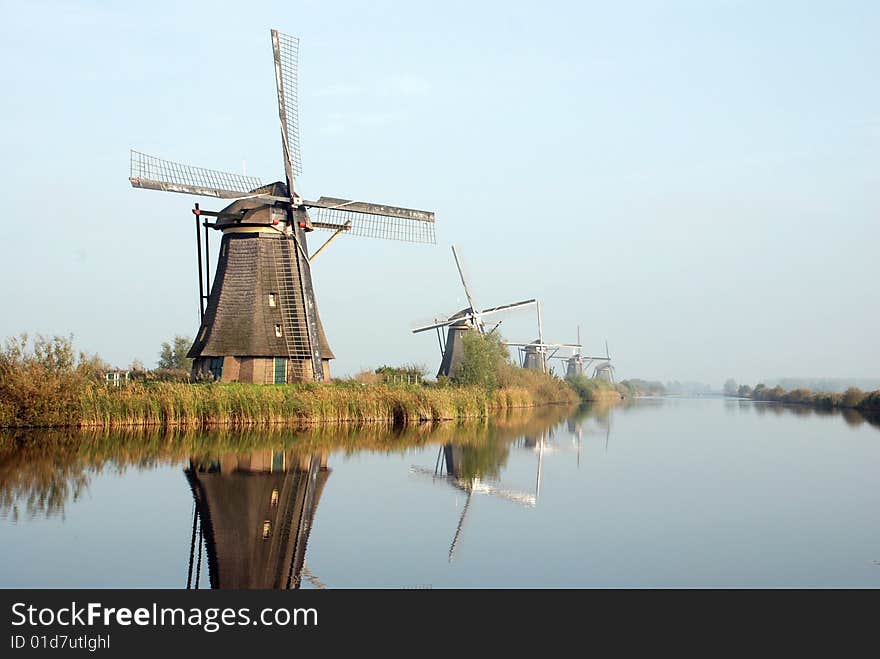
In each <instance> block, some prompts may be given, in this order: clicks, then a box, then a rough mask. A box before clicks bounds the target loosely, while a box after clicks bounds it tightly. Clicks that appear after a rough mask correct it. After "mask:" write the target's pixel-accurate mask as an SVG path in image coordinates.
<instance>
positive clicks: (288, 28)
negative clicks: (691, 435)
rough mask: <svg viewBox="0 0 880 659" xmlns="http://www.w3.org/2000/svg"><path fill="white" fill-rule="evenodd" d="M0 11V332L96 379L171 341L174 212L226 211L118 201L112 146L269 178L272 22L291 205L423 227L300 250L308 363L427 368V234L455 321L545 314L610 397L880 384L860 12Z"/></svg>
mask: <svg viewBox="0 0 880 659" xmlns="http://www.w3.org/2000/svg"><path fill="white" fill-rule="evenodd" d="M0 1H2V3H3V8H4V16H5V20H4V22H3V24H2V26H0V35H2V37H3V38H2V40H0V56H2V59H3V61H4V62H6V65H5V66H4V67H3V69H2V82H3V85H4V90H5V98H4V101H3V103H2V104H0V145H2V149H0V150H2V154H3V155H2V171H3V174H4V177H3V179H4V182H5V183H4V185H5V195H4V197H5V199H6V203H7V215H6V219H5V223H6V227H7V232H6V238H5V250H4V253H5V258H4V259H3V263H2V265H0V275H2V277H3V279H4V281H5V282H6V284H5V285H4V287H3V292H2V295H0V302H2V308H3V310H4V313H3V315H2V318H0V337H5V336H10V335H13V334H18V333H20V332H29V333H32V334H33V333H43V334H64V335H66V334H68V333H72V334H73V335H74V338H75V344H76V346H77V347H78V348H81V349H83V350H86V351H88V352H97V353H99V354H100V355H101V356H102V357H104V358H105V359H107V360H108V361H110V362H111V363H114V364H117V365H121V366H122V365H127V364H128V363H130V362H131V361H132V360H133V359H140V360H142V361H143V362H144V363H146V364H147V365H152V364H155V361H156V359H157V356H158V351H159V346H160V343H161V342H162V341H166V340H169V339H171V338H172V337H173V336H174V335H175V334H185V335H187V336H193V335H194V334H195V332H196V329H197V326H198V313H197V307H196V287H197V284H196V272H195V249H194V245H193V219H192V215H191V213H190V209H191V208H192V204H193V203H194V202H196V201H199V202H201V203H202V205H203V206H204V207H205V208H210V209H219V208H220V207H222V206H223V205H224V204H223V203H222V202H220V201H219V200H206V199H199V198H197V197H192V196H189V195H174V194H168V193H159V192H152V191H145V190H135V189H132V188H131V187H130V184H129V182H128V180H127V179H128V173H129V170H128V166H129V149H130V148H134V149H137V150H141V151H144V152H145V153H148V154H151V155H156V156H159V157H163V158H168V159H171V160H176V161H181V162H185V163H189V164H192V165H198V166H203V167H209V168H215V169H221V170H229V171H237V172H240V171H241V170H242V167H243V163H244V162H246V167H247V173H248V174H251V175H256V176H260V177H261V178H262V179H263V180H264V181H266V182H268V181H271V180H276V179H278V178H280V177H281V176H282V172H283V168H282V160H281V148H280V146H281V145H280V136H279V126H278V119H277V106H276V101H275V90H274V78H273V68H272V60H271V47H270V43H269V29H270V28H272V27H277V28H278V29H280V30H281V31H283V32H287V33H290V34H294V35H297V36H299V37H300V38H301V40H302V41H301V57H300V89H299V92H300V124H301V129H302V142H303V163H304V176H303V177H302V179H301V181H300V183H301V187H302V189H303V191H304V193H305V195H306V196H308V197H317V196H320V195H326V196H337V197H345V198H353V199H365V200H368V201H376V202H384V203H389V204H396V205H401V206H408V207H414V208H424V209H429V210H434V211H435V212H436V215H437V233H438V244H437V245H434V246H424V245H410V244H405V243H397V242H391V241H378V240H371V239H365V238H342V239H340V240H338V241H336V243H334V244H333V246H332V247H331V248H329V249H328V250H327V252H326V253H324V254H322V255H321V256H320V257H318V259H317V260H316V262H315V265H314V268H313V273H314V278H315V288H316V294H317V301H318V306H319V309H320V312H321V316H322V320H323V323H324V326H325V328H326V330H327V336H328V339H329V341H330V345H331V347H332V348H333V350H334V352H335V353H336V355H337V360H336V361H335V362H334V363H333V365H332V366H331V370H332V372H333V373H334V374H337V375H345V374H352V373H354V372H357V371H358V370H361V369H365V368H375V367H377V366H380V365H382V364H400V363H407V362H416V363H423V364H425V365H426V366H427V367H428V368H429V370H431V372H432V374H433V372H434V371H435V369H436V367H437V365H438V364H439V351H438V348H437V340H436V337H435V336H434V335H433V334H431V333H425V334H420V335H413V334H411V333H410V327H411V325H412V323H413V321H416V320H421V319H424V318H427V317H430V316H432V315H433V314H435V313H440V312H452V311H456V310H458V309H461V308H462V307H464V306H465V305H466V302H465V298H464V293H463V291H462V290H461V285H460V283H459V280H458V276H457V273H456V270H455V265H454V262H453V260H452V255H451V253H450V250H449V245H450V244H453V243H454V244H456V245H458V246H460V247H461V250H462V254H463V256H464V258H465V261H466V264H467V270H468V273H469V276H470V278H471V281H472V284H473V287H474V289H475V294H476V297H477V304H478V305H479V306H481V307H488V306H493V305H496V304H504V303H507V302H513V301H516V300H521V299H524V298H531V297H536V298H539V299H540V300H541V301H542V305H543V315H544V338H545V339H546V340H548V341H559V342H573V341H574V339H575V337H576V328H577V326H578V325H580V327H581V334H582V338H583V342H584V345H585V352H587V353H590V354H597V353H600V352H602V351H604V341H605V340H607V341H608V343H609V346H610V349H611V355H612V357H613V358H614V363H615V367H616V373H617V377H618V378H620V379H624V378H643V379H646V380H661V381H663V382H667V381H672V380H679V381H682V382H684V381H698V382H706V383H709V384H712V385H713V386H715V387H720V385H721V384H722V383H723V382H724V380H726V379H727V378H733V379H735V380H736V381H737V382H740V383H748V384H755V383H758V382H761V381H767V380H772V379H780V378H798V377H809V378H854V379H855V378H859V379H866V378H875V377H877V376H878V374H880V352H878V350H877V348H876V347H875V345H876V337H877V336H878V335H880V305H878V303H877V293H876V289H877V280H878V267H877V256H876V252H877V245H878V244H880V221H878V220H880V88H878V85H877V84H876V81H877V72H878V71H877V69H878V64H877V63H878V61H880V41H878V39H877V36H876V35H877V34H878V31H880V30H878V28H880V5H877V4H876V3H871V2H848V3H823V4H818V3H817V4H813V5H811V6H809V7H807V6H806V5H804V4H803V3H797V2H778V3H773V4H772V6H770V5H769V4H768V3H761V2H749V1H745V0H742V1H737V0H726V1H718V2H695V1H682V2H631V3H625V4H621V3H618V4H614V5H613V6H612V5H608V4H607V3H563V2H550V3H541V4H540V5H534V4H526V3H521V4H517V3H508V2H504V3H483V4H477V3H461V2H448V3H443V4H442V5H437V6H425V7H418V6H412V5H411V4H410V3H402V2H400V3H398V2H381V1H380V2H374V3H369V4H368V5H363V6H362V5H360V4H358V3H332V4H331V3H318V2H278V3H262V2H252V3H247V4H246V5H240V6H234V7H223V8H222V9H219V8H217V7H216V5H214V4H213V3H193V4H192V5H189V6H186V7H181V6H178V5H177V4H176V3H168V2H156V3H151V4H150V5H149V6H147V5H121V6H119V7H115V8H114V7H109V6H105V5H93V4H91V3H72V2H69V3H62V2H42V1H36V2H31V3H26V4H25V3H12V2H9V1H8V0H0ZM326 237H327V235H326V234H323V233H321V232H316V233H314V234H312V235H311V237H310V247H311V249H315V248H316V247H317V246H318V245H320V244H321V242H323V240H324V239H326ZM214 240H215V243H214V244H215V246H216V244H217V241H218V236H214ZM214 253H215V254H216V247H215V248H214ZM212 276H213V275H212ZM501 331H502V332H503V333H504V334H505V336H507V337H508V338H510V339H511V340H518V341H523V340H526V341H528V340H532V339H534V338H535V334H536V329H535V322H534V317H533V315H532V314H529V313H525V312H523V313H520V314H518V315H516V316H514V317H511V318H510V319H509V320H506V321H505V322H504V324H503V325H502V327H501Z"/></svg>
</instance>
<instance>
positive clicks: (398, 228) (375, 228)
mask: <svg viewBox="0 0 880 659" xmlns="http://www.w3.org/2000/svg"><path fill="white" fill-rule="evenodd" d="M303 205H304V206H307V207H309V208H314V209H317V211H316V212H315V213H314V215H315V218H314V220H313V222H312V225H313V226H314V227H315V228H316V229H325V230H328V231H337V230H338V229H340V228H341V227H343V226H345V225H346V224H349V223H350V226H349V228H348V229H346V230H345V231H344V234H348V235H352V236H363V237H365V238H384V239H386V240H402V241H404V242H410V243H428V244H431V245H433V244H434V243H436V242H437V237H436V235H435V233H434V213H432V212H430V211H420V210H414V209H411V208H401V207H399V206H386V205H384V204H370V203H367V202H363V201H349V200H347V199H335V198H332V197H321V198H320V199H318V201H305V202H303Z"/></svg>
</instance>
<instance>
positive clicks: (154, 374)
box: [0, 332, 634, 428]
mask: <svg viewBox="0 0 880 659" xmlns="http://www.w3.org/2000/svg"><path fill="white" fill-rule="evenodd" d="M163 349H164V347H163ZM166 357H167V355H166ZM163 365H164V366H166V367H165V368H160V369H157V370H155V371H146V370H144V371H143V372H141V373H140V374H139V375H137V376H136V377H134V378H133V379H131V380H128V381H126V382H123V383H121V384H117V385H114V384H112V383H108V382H107V381H106V378H105V374H106V372H107V368H108V366H107V365H106V363H104V362H103V361H102V360H101V359H100V358H98V357H97V356H89V355H86V354H83V353H79V354H77V353H76V351H75V350H74V348H73V345H72V341H71V339H69V338H66V337H57V336H56V337H52V338H45V337H37V338H36V339H34V340H29V339H28V337H26V336H21V337H15V338H12V339H8V340H7V341H6V344H5V346H4V349H3V350H2V352H0V427H6V428H22V427H41V428H46V427H74V428H138V427H141V428H150V427H175V428H209V427H270V426H277V425H287V426H309V425H315V424H321V423H378V424H385V425H406V424H413V423H420V422H427V421H439V420H448V419H468V418H481V417H486V416H489V415H492V414H496V413H498V412H503V411H506V410H511V409H517V408H527V407H537V406H543V405H573V404H576V403H578V402H581V401H608V400H620V399H622V398H624V397H626V396H628V395H632V394H633V393H634V392H633V391H631V390H630V389H629V388H628V387H627V386H626V384H618V385H612V384H611V383H607V382H602V381H596V380H589V379H587V378H584V377H582V376H577V377H575V378H573V379H572V380H571V381H566V380H563V379H561V378H559V377H556V376H554V375H553V374H544V373H540V372H537V371H531V370H525V369H522V368H518V367H517V366H515V365H514V364H512V363H511V361H510V359H509V357H508V354H507V351H506V348H504V346H503V344H502V342H501V339H500V337H494V336H482V335H479V334H478V333H476V332H473V333H469V336H468V337H467V341H466V344H465V358H464V359H463V361H462V365H461V367H460V369H459V370H458V371H457V372H456V373H455V374H454V375H453V377H451V378H440V379H439V380H438V381H436V382H434V381H430V382H429V381H423V380H422V378H421V373H420V371H421V369H419V368H418V367H405V368H397V369H395V368H389V367H382V368H380V369H376V371H374V372H366V373H361V374H358V375H357V376H355V377H353V378H346V379H337V380H335V381H333V382H330V383H311V382H309V383H300V384H287V385H255V384H244V383H217V382H212V381H206V382H189V381H188V380H189V377H188V374H187V372H186V371H185V370H183V371H181V370H175V369H173V368H167V366H168V364H163Z"/></svg>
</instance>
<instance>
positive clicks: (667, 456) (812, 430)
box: [0, 398, 880, 588]
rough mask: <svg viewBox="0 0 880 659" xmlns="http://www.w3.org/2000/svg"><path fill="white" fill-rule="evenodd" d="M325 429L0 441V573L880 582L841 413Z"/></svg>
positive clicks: (861, 434)
mask: <svg viewBox="0 0 880 659" xmlns="http://www.w3.org/2000/svg"><path fill="white" fill-rule="evenodd" d="M333 432H336V433H337V434H339V435H340V436H339V437H338V438H334V437H333V436H332V435H333ZM333 432H330V433H328V431H326V430H324V431H322V433H321V435H320V436H319V437H314V436H308V435H302V434H299V435H297V434H296V433H293V432H289V433H281V434H278V435H272V436H271V437H264V438H262V439H261V438H260V437H259V436H258V435H256V434H254V433H251V434H248V435H244V436H241V437H237V436H227V437H226V438H225V439H224V440H223V442H216V441H213V440H211V439H210V437H209V438H207V439H203V440H202V439H198V438H196V439H193V438H192V437H164V438H157V437H148V438H142V439H141V440H140V441H138V440H137V439H136V438H132V439H130V440H129V441H128V442H121V441H119V439H118V438H116V439H114V440H113V441H110V442H105V443H103V444H102V443H101V441H100V440H96V439H95V438H84V439H77V441H76V442H70V443H68V444H67V445H66V447H65V446H60V447H59V448H56V449H36V448H29V447H24V448H21V447H18V448H15V449H11V450H8V451H5V452H2V453H0V545H2V546H3V548H4V560H3V561H2V562H0V586H4V587H58V586H61V587H129V586H135V587H167V588H184V587H186V585H187V580H188V579H190V581H191V582H192V583H193V584H195V583H196V581H198V583H199V586H200V587H201V588H207V587H211V586H212V585H214V586H219V587H232V586H236V585H238V586H241V585H242V584H249V585H252V586H253V585H257V586H263V587H265V586H267V585H268V586H269V587H272V584H273V583H275V582H276V581H277V578H280V579H281V581H282V582H284V583H282V585H283V586H286V585H292V586H295V585H301V586H302V587H306V588H312V587H322V586H326V587H330V588H333V587H471V586H473V587H480V586H486V587H492V586H494V587H541V586H549V587H568V586H584V587H638V586H671V587H687V586H695V587H704V586H732V587H739V586H768V587H776V586H795V587H808V586H819V587H833V586H846V587H878V586H880V523H878V522H877V515H876V511H877V509H878V504H880V491H878V487H877V484H876V474H877V470H878V466H880V429H878V426H877V424H876V423H873V424H872V423H869V422H867V421H866V420H865V419H864V418H862V417H860V416H859V415H857V414H855V413H849V414H847V415H842V414H827V415H826V414H817V413H815V412H812V411H810V410H806V409H794V408H784V407H781V406H777V405H772V404H761V403H752V402H750V401H739V400H723V399H718V398H703V399H641V400H637V401H636V402H634V403H633V404H630V405H627V406H624V407H615V408H594V409H586V410H580V411H572V412H571V413H569V412H568V411H565V410H559V409H557V410H550V411H549V412H548V411H546V410H545V411H543V412H540V411H539V413H538V414H537V416H535V415H531V416H523V417H522V418H517V419H507V420H499V421H495V422H492V423H491V424H489V425H486V424H475V425H459V426H456V425H454V424H449V425H443V426H441V427H440V428H439V429H438V430H436V431H434V432H425V431H424V430H422V431H416V432H412V433H409V434H408V435H407V434H405V435H404V436H402V437H396V438H390V437H387V436H384V435H383V433H382V432H380V431H378V430H375V429H374V430H369V429H367V430H363V431H352V430H345V431H333ZM337 440H338V441H337ZM221 445H222V446H225V447H226V448H225V449H224V450H219V448H217V447H219V446H221ZM77 446H79V447H80V448H75V447H77ZM84 446H86V447H88V448H83V447H84ZM101 446H106V447H108V448H106V449H105V450H104V453H102V451H101V449H100V447H101ZM358 446H366V447H369V448H363V449H359V448H357V447H358ZM109 447H116V448H109ZM120 447H122V448H120ZM232 448H235V450H234V451H232V450H230V449H232ZM29 451H31V452H29ZM101 465H102V466H101ZM121 466H122V468H121ZM65 486H66V489H65ZM469 493H470V495H469ZM194 500H198V502H199V504H198V505H197V506H196V505H194ZM194 508H197V509H198V510H199V513H200V514H199V517H198V518H197V521H199V522H200V524H201V526H202V532H201V533H202V538H203V539H202V541H201V542H198V541H197V542H196V543H195V544H196V545H199V546H200V552H201V554H202V556H201V559H199V553H198V552H196V553H194V555H193V561H192V566H191V565H190V550H191V546H192V544H191V543H192V538H193V521H194V518H193V514H194ZM284 511H286V512H284ZM267 524H268V527H267V526H266V525H267ZM196 535H197V536H198V534H196ZM231 538H234V541H231V540H230V539H231ZM273 543H274V544H273ZM273 547H275V548H278V551H275V549H273ZM285 552H286V553H285ZM279 557H280V558H279ZM298 557H299V558H298ZM197 572H198V574H196V573H197ZM279 575H280V577H279ZM273 580H274V581H273Z"/></svg>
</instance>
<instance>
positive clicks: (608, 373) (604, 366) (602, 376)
mask: <svg viewBox="0 0 880 659" xmlns="http://www.w3.org/2000/svg"><path fill="white" fill-rule="evenodd" d="M593 378H595V379H597V380H605V381H607V382H610V383H611V384H614V366H613V365H612V364H611V353H610V352H609V351H608V341H606V342H605V357H601V358H599V359H598V361H596V362H594V363H593Z"/></svg>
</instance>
